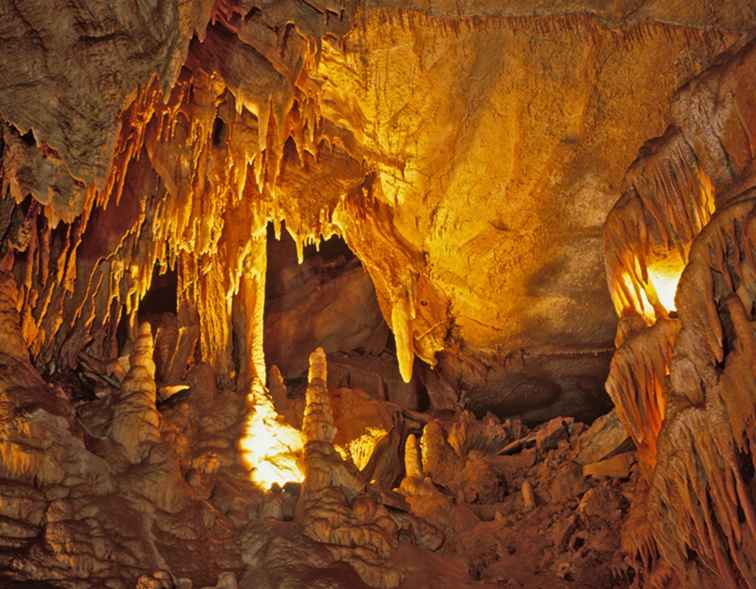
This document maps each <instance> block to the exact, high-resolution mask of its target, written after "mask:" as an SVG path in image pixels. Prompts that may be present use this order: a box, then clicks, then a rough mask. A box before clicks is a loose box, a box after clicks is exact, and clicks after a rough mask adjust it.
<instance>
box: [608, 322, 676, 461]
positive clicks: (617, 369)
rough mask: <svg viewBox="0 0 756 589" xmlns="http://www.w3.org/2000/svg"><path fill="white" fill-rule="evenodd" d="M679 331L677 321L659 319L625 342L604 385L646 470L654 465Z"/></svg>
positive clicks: (617, 353)
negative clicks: (668, 378)
mask: <svg viewBox="0 0 756 589" xmlns="http://www.w3.org/2000/svg"><path fill="white" fill-rule="evenodd" d="M679 330H680V324H679V322H678V321H677V320H674V319H662V320H660V321H657V323H656V324H655V325H654V326H652V327H650V328H648V329H646V330H645V331H641V332H639V333H637V334H636V335H634V336H633V337H631V338H629V339H627V340H626V341H625V342H624V343H623V345H622V347H620V348H619V349H618V350H617V352H616V353H615V354H614V357H613V358H612V363H611V368H610V370H609V376H608V378H607V381H606V390H607V392H608V393H609V395H610V396H611V398H612V401H613V402H614V406H615V407H616V408H617V416H618V417H619V418H620V421H622V424H623V425H624V426H625V429H626V430H627V432H628V434H629V435H630V436H631V437H632V439H633V441H634V442H635V444H636V446H637V447H638V456H639V459H640V460H641V462H642V463H644V464H645V465H647V466H648V467H653V466H654V464H655V462H656V440H657V437H658V435H659V431H660V430H661V427H662V422H663V421H664V418H665V412H666V405H667V395H668V385H667V375H668V374H669V370H670V365H671V359H672V351H673V349H674V345H675V340H676V338H677V334H678V332H679Z"/></svg>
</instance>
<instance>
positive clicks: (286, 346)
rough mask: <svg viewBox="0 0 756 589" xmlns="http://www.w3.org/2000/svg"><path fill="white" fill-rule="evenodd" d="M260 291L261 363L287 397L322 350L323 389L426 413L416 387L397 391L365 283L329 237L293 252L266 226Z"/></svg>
mask: <svg viewBox="0 0 756 589" xmlns="http://www.w3.org/2000/svg"><path fill="white" fill-rule="evenodd" d="M267 239H268V263H267V271H266V283H265V336H264V348H265V359H266V363H267V365H268V368H269V369H270V367H271V366H273V365H276V366H277V367H278V368H279V370H280V371H281V374H282V375H283V377H284V381H285V382H286V383H287V385H288V387H289V389H290V390H291V392H292V394H295V395H296V394H298V392H302V391H303V390H304V386H305V383H306V380H307V379H306V377H307V358H308V356H309V354H310V352H311V351H312V350H314V349H315V348H317V347H318V346H322V347H323V349H325V351H326V353H327V354H328V382H329V387H332V388H339V387H347V388H358V389H362V390H365V391H366V392H367V393H369V394H370V395H371V396H373V397H375V398H381V399H388V400H391V401H395V402H397V403H398V404H399V405H401V406H402V407H405V408H408V409H418V408H427V406H428V404H429V401H428V395H427V393H426V392H425V390H424V387H423V386H422V385H421V384H420V383H419V381H418V380H417V379H413V381H412V382H410V383H409V384H407V383H404V382H403V381H402V379H401V376H400V374H399V366H398V363H397V359H396V353H395V351H394V341H393V336H392V335H391V331H390V330H389V327H388V325H387V324H386V322H385V320H384V319H383V316H382V314H381V310H380V308H379V306H378V301H377V298H376V294H375V290H374V288H373V284H372V281H371V279H370V276H369V275H368V273H367V272H366V270H365V269H364V267H363V266H362V264H361V263H360V261H359V259H357V257H356V256H355V255H354V253H353V252H352V251H351V250H350V249H349V246H348V245H347V244H346V242H345V241H344V240H343V239H341V238H340V237H338V236H333V237H331V238H330V239H328V240H325V241H323V242H321V244H320V247H319V248H317V249H316V248H315V246H314V245H308V246H307V247H305V248H304V257H303V261H302V263H301V264H299V263H298V262H297V253H296V244H295V242H294V240H293V239H292V237H291V236H290V235H289V233H288V232H287V231H286V229H285V227H282V230H281V239H280V240H279V239H276V237H275V232H274V230H273V226H272V224H269V225H268V236H267Z"/></svg>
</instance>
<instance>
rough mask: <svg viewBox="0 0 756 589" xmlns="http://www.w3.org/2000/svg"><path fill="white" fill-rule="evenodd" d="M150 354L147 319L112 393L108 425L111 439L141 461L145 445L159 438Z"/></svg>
mask: <svg viewBox="0 0 756 589" xmlns="http://www.w3.org/2000/svg"><path fill="white" fill-rule="evenodd" d="M152 354H153V342H152V328H151V327H150V324H149V323H142V324H141V325H140V326H139V332H138V334H137V339H136V341H135V342H134V351H133V352H132V354H131V358H130V361H131V368H130V369H129V372H128V374H127V375H126V377H125V378H124V380H123V382H122V383H121V390H120V391H119V392H118V394H117V397H116V404H115V407H114V411H113V422H112V426H111V436H112V438H113V440H114V441H116V442H118V443H119V444H120V445H121V447H122V448H123V450H124V453H125V455H126V457H127V458H128V460H129V461H130V462H131V463H133V464H136V463H139V462H141V461H142V460H143V459H144V458H145V457H146V455H147V452H148V450H149V446H150V445H151V444H155V443H157V442H159V441H160V415H159V414H158V412H157V408H156V407H155V402H156V400H157V399H156V395H157V385H156V384H155V363H154V362H153V360H152Z"/></svg>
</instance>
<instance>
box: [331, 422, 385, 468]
mask: <svg viewBox="0 0 756 589" xmlns="http://www.w3.org/2000/svg"><path fill="white" fill-rule="evenodd" d="M387 433H388V432H386V430H385V429H383V428H380V427H368V428H367V429H366V430H365V433H363V434H362V435H361V436H359V437H357V438H355V439H354V440H351V441H350V442H347V443H346V444H345V445H343V446H340V445H337V446H336V451H337V452H338V453H339V456H341V458H343V459H344V460H351V461H352V463H353V464H354V465H355V466H356V467H357V469H358V470H362V469H363V468H365V466H367V463H368V462H369V461H370V458H371V457H372V456H373V451H374V450H375V447H376V446H377V445H378V442H380V441H381V439H383V437H384V436H386V435H387Z"/></svg>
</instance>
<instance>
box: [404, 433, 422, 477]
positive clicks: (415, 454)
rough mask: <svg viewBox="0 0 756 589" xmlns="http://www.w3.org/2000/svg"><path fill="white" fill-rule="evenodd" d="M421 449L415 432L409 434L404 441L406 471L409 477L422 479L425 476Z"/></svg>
mask: <svg viewBox="0 0 756 589" xmlns="http://www.w3.org/2000/svg"><path fill="white" fill-rule="evenodd" d="M419 450H420V448H419V446H418V443H417V438H416V437H415V434H410V435H408V436H407V439H406V440H405V442H404V472H405V474H406V476H407V478H410V479H422V478H423V476H424V475H423V465H422V462H421V461H420V452H419Z"/></svg>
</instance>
